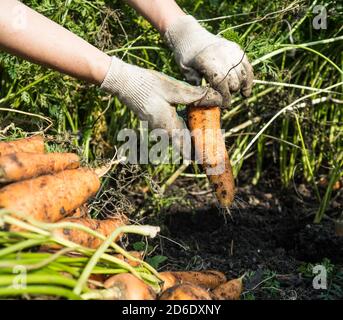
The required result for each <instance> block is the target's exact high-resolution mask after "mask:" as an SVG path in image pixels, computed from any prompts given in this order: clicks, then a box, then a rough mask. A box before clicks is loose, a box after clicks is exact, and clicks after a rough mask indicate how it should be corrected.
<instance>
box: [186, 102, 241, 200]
mask: <svg viewBox="0 0 343 320" xmlns="http://www.w3.org/2000/svg"><path fill="white" fill-rule="evenodd" d="M188 127H189V129H190V131H191V134H192V140H193V144H194V147H195V155H196V158H197V160H198V161H199V162H200V164H201V165H202V166H203V168H204V170H205V172H206V174H207V176H208V178H209V180H210V182H211V183H212V185H213V187H214V190H215V193H216V197H217V199H218V201H219V203H220V205H221V206H223V207H228V206H230V205H231V203H232V201H233V199H234V193H235V184H234V177H233V174H232V168H231V164H230V160H229V155H228V153H227V150H226V147H225V140H224V138H223V136H222V134H221V131H220V108H219V107H195V106H191V107H189V109H188Z"/></svg>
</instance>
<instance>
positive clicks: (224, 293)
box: [211, 278, 243, 300]
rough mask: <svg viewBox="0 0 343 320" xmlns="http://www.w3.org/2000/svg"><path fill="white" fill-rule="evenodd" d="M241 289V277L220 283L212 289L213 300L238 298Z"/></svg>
mask: <svg viewBox="0 0 343 320" xmlns="http://www.w3.org/2000/svg"><path fill="white" fill-rule="evenodd" d="M242 291H243V281H242V278H238V279H233V280H230V281H228V282H226V283H223V284H221V285H220V286H218V287H217V288H215V289H214V290H213V291H212V293H211V294H212V298H213V300H239V298H240V296H241V294H242Z"/></svg>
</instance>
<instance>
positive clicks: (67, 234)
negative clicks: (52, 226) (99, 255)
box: [49, 216, 127, 249]
mask: <svg viewBox="0 0 343 320" xmlns="http://www.w3.org/2000/svg"><path fill="white" fill-rule="evenodd" d="M59 222H72V223H78V224H81V225H83V226H85V227H88V228H90V229H92V230H94V231H97V232H98V233H100V234H102V235H103V236H105V237H108V236H109V235H110V234H111V233H112V232H113V231H114V230H116V229H117V228H118V227H120V226H123V225H125V224H126V223H127V219H126V217H124V216H120V217H117V218H111V219H105V220H99V219H91V218H65V219H62V220H60V221H59ZM53 234H54V235H55V236H57V237H60V238H64V239H66V240H69V241H72V242H75V243H77V244H79V245H82V246H84V247H88V248H91V249H97V248H98V247H99V246H100V245H101V244H102V242H103V240H101V239H99V238H97V237H95V236H92V235H91V234H89V233H87V232H85V231H82V230H79V229H69V228H68V229H67V228H63V229H56V230H54V232H53ZM116 240H118V238H117V239H116ZM58 247H60V246H59V245H58V244H54V245H51V246H49V248H54V249H55V248H58Z"/></svg>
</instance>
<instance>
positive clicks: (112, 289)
mask: <svg viewBox="0 0 343 320" xmlns="http://www.w3.org/2000/svg"><path fill="white" fill-rule="evenodd" d="M159 279H160V281H161V292H160V293H158V294H157V293H156V292H155V291H153V290H152V288H151V287H150V286H149V285H148V284H146V283H145V282H144V281H142V280H141V279H138V278H137V277H135V276H134V275H132V274H131V273H122V274H119V275H114V276H110V277H109V278H102V279H99V278H98V280H100V281H101V282H102V283H103V287H104V288H105V289H104V290H103V295H102V298H103V299H106V300H156V299H158V300H239V299H240V296H241V293H242V290H243V285H242V278H238V279H233V280H230V281H227V279H226V277H225V275H224V274H223V273H221V272H219V271H213V270H208V271H175V272H160V273H159Z"/></svg>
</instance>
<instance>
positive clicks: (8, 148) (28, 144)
mask: <svg viewBox="0 0 343 320" xmlns="http://www.w3.org/2000/svg"><path fill="white" fill-rule="evenodd" d="M17 152H30V153H44V139H43V137H42V136H33V137H30V138H24V139H18V140H14V141H1V142H0V156H4V155H6V154H11V153H17Z"/></svg>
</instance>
